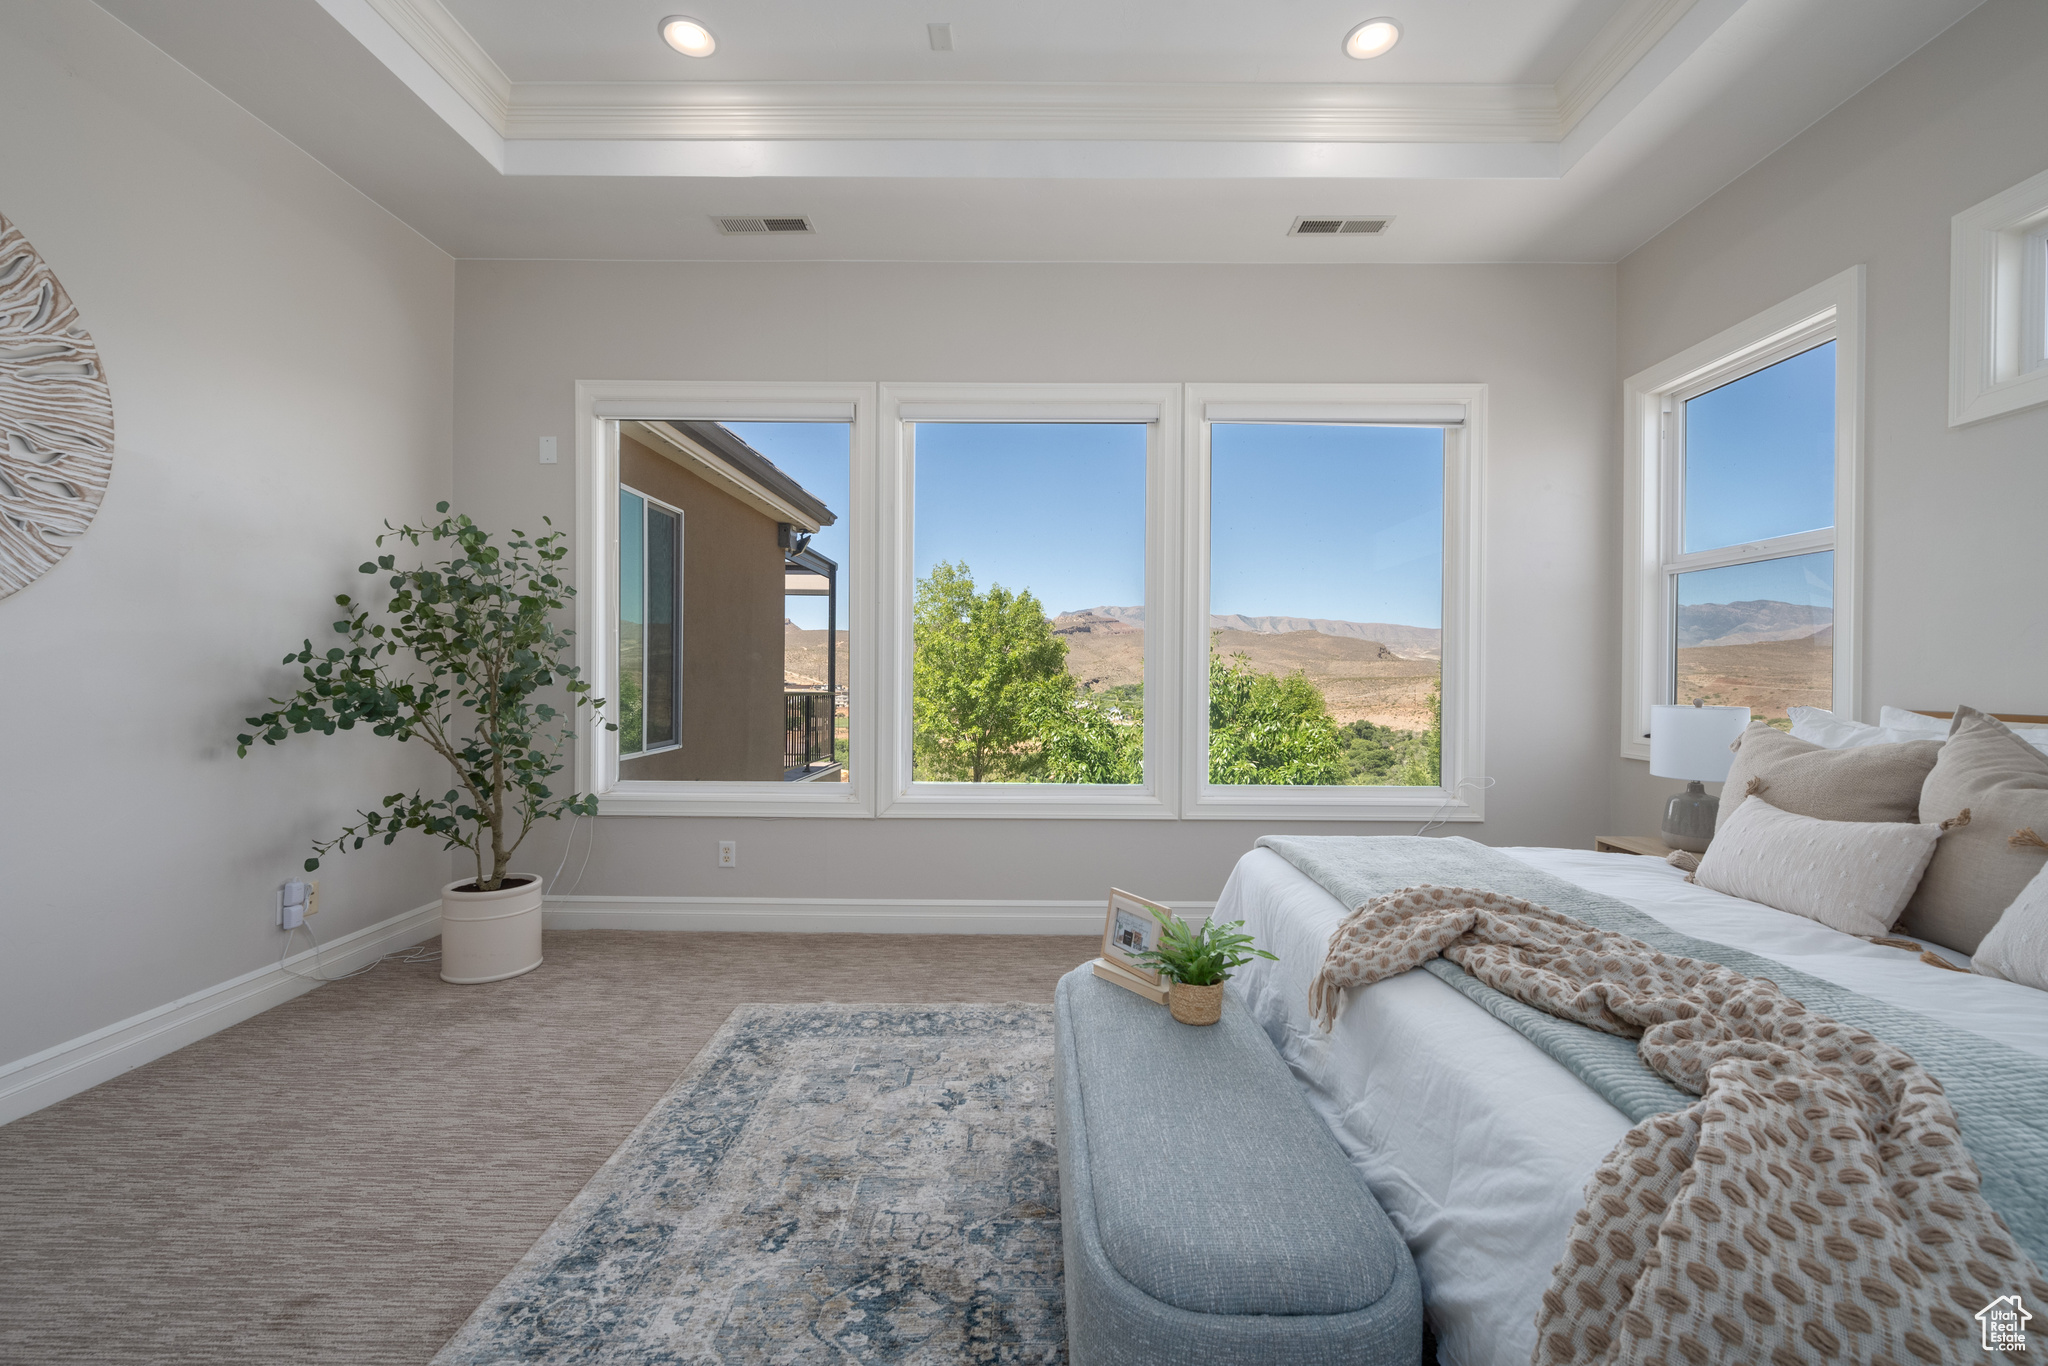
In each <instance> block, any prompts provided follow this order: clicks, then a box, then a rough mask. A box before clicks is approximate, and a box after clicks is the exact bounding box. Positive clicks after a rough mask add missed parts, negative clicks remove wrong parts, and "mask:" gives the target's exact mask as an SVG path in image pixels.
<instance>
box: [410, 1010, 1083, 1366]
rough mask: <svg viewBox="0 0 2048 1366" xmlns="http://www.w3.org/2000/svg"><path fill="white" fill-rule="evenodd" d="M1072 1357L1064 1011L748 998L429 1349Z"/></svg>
mask: <svg viewBox="0 0 2048 1366" xmlns="http://www.w3.org/2000/svg"><path fill="white" fill-rule="evenodd" d="M1065 1359H1066V1332H1065V1327H1064V1313H1063V1303H1062V1299H1061V1288H1060V1227H1059V1168H1058V1159H1057V1157H1056V1155H1055V1152H1054V1148H1053V1102H1052V1008H1051V1007H1050V1006H1037V1005H998V1006H992V1005H889V1006H854V1005H803V1006H768V1005H747V1006H740V1007H738V1008H737V1009H735V1010H734V1011H733V1013H732V1015H731V1017H730V1018H729V1019H727V1021H726V1022H725V1024H724V1026H723V1027H722V1028H721V1029H720V1030H719V1031H718V1033H717V1035H716V1036H715V1037H714V1038H713V1039H712V1040H711V1042H710V1043H709V1044H707V1045H706V1046H705V1048H704V1051H703V1052H702V1053H700V1054H698V1056H697V1059H696V1061H694V1062H693V1063H692V1064H691V1065H690V1067H689V1070H688V1071H686V1072H685V1073H684V1074H683V1076H682V1078H681V1079H680V1080H679V1081H677V1082H676V1084H675V1086H674V1087H672V1088H671V1089H670V1090H669V1092H668V1094H667V1095H665V1096H663V1097H662V1099H661V1100H660V1101H659V1102H657V1103H656V1105H655V1107H654V1108H653V1109H652V1110H651V1111H649V1112H648V1115H647V1118H646V1119H644V1120H642V1121H641V1122H640V1126H639V1127H638V1128H637V1129H635V1130H634V1131H633V1133H632V1134H631V1135H630V1136H629V1137H628V1138H627V1139H626V1141H625V1142H624V1143H622V1144H620V1145H619V1149H618V1151H617V1152H615V1153H613V1154H612V1156H611V1158H610V1159H609V1160H608V1161H607V1162H606V1163H605V1165H604V1166H603V1167H601V1168H600V1169H599V1170H598V1173H597V1175H596V1176H594V1177H592V1178H591V1180H590V1183H589V1184H588V1185H587V1186H585V1187H584V1188H583V1191H582V1193H581V1194H579V1195H578V1196H577V1197H576V1199H575V1200H573V1201H571V1202H570V1204H569V1207H568V1208H567V1209H565V1210H563V1211H562V1213H561V1215H560V1216H559V1217H558V1218H557V1219H556V1220H555V1222H554V1224H553V1225H552V1226H550V1227H549V1229H548V1231H547V1232H546V1233H545V1234H543V1235H542V1236H541V1238H540V1241H538V1242H537V1243H535V1244H534V1246H533V1250H532V1251H530V1252H528V1253H527V1254H526V1257H525V1259H524V1260H522V1261H521V1262H520V1263H519V1265H518V1266H517V1267H515V1268H513V1270H512V1272H511V1273H510V1274H509V1275H507V1276H506V1277H505V1279H504V1280H503V1281H501V1282H500V1283H499V1285H498V1288H497V1289H496V1290H494V1291H493V1292H492V1293H491V1295H490V1297H489V1298H488V1299H486V1300H485V1301H484V1303H483V1304H482V1305H481V1306H480V1307H479V1308H478V1309H477V1311H476V1312H475V1313H474V1314H472V1315H471V1316H470V1318H469V1321H468V1322H466V1323H465V1324H463V1326H462V1328H461V1329H460V1330H458V1331H457V1332H456V1334H455V1336H454V1337H453V1338H452V1339H450V1340H449V1342H448V1345H447V1346H446V1347H444V1348H442V1350H441V1352H440V1354H439V1355H437V1356H436V1357H435V1358H434V1362H435V1366H481V1364H482V1363H494V1364H495V1363H501V1362H548V1363H556V1362H563V1363H566V1362H575V1363H578V1364H579V1366H583V1364H585V1363H590V1364H591V1366H598V1364H600V1363H618V1364H619V1366H624V1363H628V1362H630V1363H634V1364H635V1366H757V1363H758V1364H759V1366H811V1363H825V1362H832V1363H849V1362H863V1363H865V1362H874V1363H885V1362H886V1363H912V1364H914V1366H926V1364H927V1363H929V1364H930V1366H937V1364H938V1363H942V1362H943V1363H958V1362H973V1363H1001V1364H1002V1366H1010V1364H1011V1363H1017V1364H1018V1366H1023V1364H1024V1363H1040V1362H1044V1363H1057V1362H1064V1361H1065Z"/></svg>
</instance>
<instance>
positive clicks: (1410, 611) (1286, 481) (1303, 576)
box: [1208, 422, 1444, 787]
mask: <svg viewBox="0 0 2048 1366" xmlns="http://www.w3.org/2000/svg"><path fill="white" fill-rule="evenodd" d="M1209 451H1210V454H1209V461H1210V470H1209V481H1210V498H1209V506H1210V513H1209V522H1210V526H1209V618H1208V629H1209V641H1210V648H1209V664H1208V668H1209V717H1208V721H1209V725H1208V769H1209V781H1210V782H1211V783H1213V784H1232V785H1244V784H1254V785H1270V784H1285V785H1293V786H1347V785H1348V786H1370V787H1436V786H1438V785H1439V783H1440V782H1441V781H1442V749H1443V629H1442V628H1443V606H1444V431H1443V429H1442V428H1441V427H1435V426H1426V425H1418V426H1409V425H1400V426H1391V425H1372V424H1367V423H1335V422H1333V423H1312V422H1217V423H1215V424H1213V425H1212V427H1211V429H1210V442H1209Z"/></svg>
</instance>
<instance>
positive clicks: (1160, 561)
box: [873, 383, 1183, 820]
mask: <svg viewBox="0 0 2048 1366" xmlns="http://www.w3.org/2000/svg"><path fill="white" fill-rule="evenodd" d="M877 407H878V411H879V431H878V436H879V440H880V444H881V456H880V488H881V489H882V490H883V498H882V504H881V510H880V511H881V526H880V530H879V544H880V546H881V549H882V553H881V554H880V555H878V556H875V557H873V558H875V559H878V560H880V561H881V564H880V566H879V569H880V573H881V580H880V590H879V591H880V598H879V603H878V611H877V613H876V616H877V617H878V619H879V624H878V630H877V635H878V637H879V643H880V645H881V649H880V651H879V652H878V653H879V658H878V660H877V673H876V681H877V687H878V689H879V696H880V697H882V698H884V699H886V705H885V706H884V707H883V708H882V711H881V715H880V717H879V720H878V724H877V726H876V730H875V738H876V740H877V743H878V746H879V753H880V765H879V768H880V773H881V781H882V786H881V791H880V794H879V814H880V815H882V816H887V817H930V816H942V817H984V818H997V819H1013V820H1014V819H1048V818H1051V819H1058V818H1076V819H1103V818H1110V819H1115V818H1125V819H1140V820H1161V819H1165V820H1171V819H1173V818H1174V817H1175V816H1176V815H1177V814H1178V813H1177V811H1176V810H1175V806H1174V802H1173V796H1174V794H1175V792H1176V785H1177V780H1178V773H1177V771H1176V763H1177V757H1178V749H1177V744H1176V741H1175V738H1174V737H1176V736H1177V735H1178V733H1179V731H1180V728H1181V716H1180V711H1179V707H1178V705H1177V703H1178V700H1179V699H1178V695H1177V690H1176V689H1175V688H1174V687H1173V686H1171V683H1170V681H1169V680H1170V679H1171V676H1172V675H1171V661H1172V659H1173V658H1174V654H1173V651H1174V649H1175V646H1176V644H1177V641H1176V632H1175V626H1176V623H1177V621H1178V619H1179V611H1180V603H1179V585H1178V583H1177V582H1176V576H1175V574H1174V573H1173V572H1172V566H1173V565H1174V563H1175V560H1176V555H1175V551H1176V545H1175V541H1176V530H1177V527H1176V524H1175V518H1174V516H1173V510H1174V509H1175V508H1176V507H1177V506H1178V505H1179V499H1180V467H1181V465H1182V464H1183V460H1182V457H1181V442H1180V386H1179V385H1175V384H961V383H947V384H938V383H934V384H912V383H889V384H883V385H881V386H880V389H879V402H878V405H877ZM919 421H928V422H1144V423H1146V424H1147V438H1146V448H1145V509H1144V521H1145V781H1144V782H1142V783H1134V784H1129V785H1121V784H1118V785H1111V784H1093V783H927V782H916V781H913V779H912V777H911V757H910V734H911V718H910V689H911V599H912V594H913V592H914V588H915V578H916V574H915V559H914V543H915V518H916V485H917V471H916V452H915V449H914V439H913V435H912V431H911V425H912V424H913V423H915V422H919Z"/></svg>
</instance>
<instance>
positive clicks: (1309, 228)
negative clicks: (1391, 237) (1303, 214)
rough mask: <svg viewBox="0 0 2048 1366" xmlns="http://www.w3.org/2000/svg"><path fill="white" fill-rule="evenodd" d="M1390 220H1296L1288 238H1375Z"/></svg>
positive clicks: (1384, 229)
mask: <svg viewBox="0 0 2048 1366" xmlns="http://www.w3.org/2000/svg"><path fill="white" fill-rule="evenodd" d="M1393 221H1394V220H1393V219H1391V218H1297V219H1295V220H1294V226H1293V227H1291V228H1289V229H1288V230H1287V235H1288V236H1289V237H1377V236H1379V235H1380V234H1381V233H1383V232H1385V231H1386V230H1387V224H1389V223H1391V222H1393Z"/></svg>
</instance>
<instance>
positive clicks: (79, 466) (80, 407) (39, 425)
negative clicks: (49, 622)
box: [0, 217, 114, 598]
mask: <svg viewBox="0 0 2048 1366" xmlns="http://www.w3.org/2000/svg"><path fill="white" fill-rule="evenodd" d="M113 471H114V399H113V395H112V394H111V393H110V392H108V389H107V375H106V371H105V370H104V369H103V368H102V367H101V365H100V352H99V348H98V347H96V346H94V345H93V344H92V334H91V333H89V332H87V331H86V330H85V328H84V327H83V326H82V325H81V324H80V323H79V321H78V308H77V306H76V305H74V304H73V303H72V302H71V296H70V295H69V294H66V293H65V292H64V286H63V285H61V284H59V283H57V276H56V274H55V273H54V272H52V271H51V269H50V267H49V263H48V262H46V261H44V260H43V258H42V257H41V256H40V255H38V254H37V252H36V249H35V248H34V247H33V246H31V245H30V244H29V240H28V239H27V238H26V237H23V236H22V235H21V230H20V229H18V228H16V227H15V226H14V224H12V223H10V222H8V221H7V219H6V218H4V217H0V598H4V597H7V596H9V595H10V594H13V593H17V592H19V591H21V590H22V589H24V588H26V587H28V586H29V585H30V584H32V583H34V582H35V581H36V580H37V579H39V578H41V577H42V576H43V574H44V573H45V572H47V571H48V570H49V568H50V567H51V566H52V565H54V564H56V563H57V561H59V560H61V559H63V558H64V554H65V552H66V551H68V550H70V549H71V546H72V543H73V542H74V541H76V540H77V539H78V538H79V537H80V536H83V535H84V534H85V529H86V528H87V527H89V526H91V525H92V519H93V515H94V514H95V513H97V512H98V511H99V510H100V499H101V498H103V497H105V496H106V492H107V479H108V476H110V475H111V474H112V473H113Z"/></svg>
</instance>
